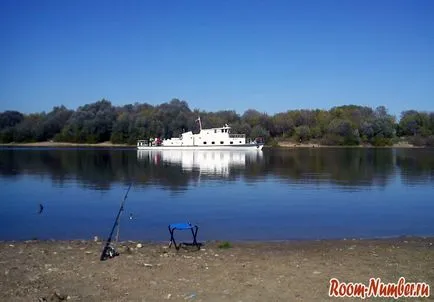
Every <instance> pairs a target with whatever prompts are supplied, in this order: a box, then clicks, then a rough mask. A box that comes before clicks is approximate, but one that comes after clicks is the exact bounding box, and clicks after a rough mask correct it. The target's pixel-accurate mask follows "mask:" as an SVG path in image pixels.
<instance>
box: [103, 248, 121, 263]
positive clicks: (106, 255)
mask: <svg viewBox="0 0 434 302" xmlns="http://www.w3.org/2000/svg"><path fill="white" fill-rule="evenodd" d="M116 256H119V253H118V252H117V251H116V249H115V248H114V247H113V246H112V245H109V246H108V247H106V248H105V249H104V251H103V252H102V255H101V260H107V259H112V258H114V257H116Z"/></svg>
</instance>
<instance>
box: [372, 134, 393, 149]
mask: <svg viewBox="0 0 434 302" xmlns="http://www.w3.org/2000/svg"><path fill="white" fill-rule="evenodd" d="M371 144H372V145H373V146H375V147H384V146H392V145H393V142H392V140H391V139H390V138H385V137H378V136H376V137H374V138H373V139H372V141H371Z"/></svg>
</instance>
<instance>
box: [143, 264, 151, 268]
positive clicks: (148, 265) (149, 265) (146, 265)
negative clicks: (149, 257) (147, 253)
mask: <svg viewBox="0 0 434 302" xmlns="http://www.w3.org/2000/svg"><path fill="white" fill-rule="evenodd" d="M143 265H144V266H145V267H152V264H150V263H144V264H143Z"/></svg>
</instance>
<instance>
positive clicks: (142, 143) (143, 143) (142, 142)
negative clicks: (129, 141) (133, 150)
mask: <svg viewBox="0 0 434 302" xmlns="http://www.w3.org/2000/svg"><path fill="white" fill-rule="evenodd" d="M137 146H149V141H148V140H147V139H140V140H138V141H137Z"/></svg>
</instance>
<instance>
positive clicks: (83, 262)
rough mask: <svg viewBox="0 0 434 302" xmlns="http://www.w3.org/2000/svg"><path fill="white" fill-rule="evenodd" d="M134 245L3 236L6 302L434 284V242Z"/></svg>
mask: <svg viewBox="0 0 434 302" xmlns="http://www.w3.org/2000/svg"><path fill="white" fill-rule="evenodd" d="M137 244H138V243H137V242H131V241H129V242H123V243H122V244H119V245H117V247H118V250H119V251H120V252H121V254H120V255H119V256H118V257H115V258H113V259H109V260H106V261H100V260H99V257H100V253H101V250H102V245H103V244H102V242H93V241H26V242H0V301H66V300H68V301H325V300H333V299H334V300H342V298H333V299H332V298H329V296H328V290H329V282H330V278H337V279H339V281H344V282H361V283H364V284H368V281H369V278H371V277H375V278H377V277H379V278H381V280H382V281H383V282H393V283H396V282H398V279H399V277H401V276H403V277H405V278H406V281H407V282H426V283H428V284H429V285H430V286H431V291H432V286H433V285H434V246H433V244H434V238H399V239H387V240H383V239H382V240H338V241H302V242H279V243H266V242H250V243H245V242H244V243H237V242H233V243H231V246H230V247H227V246H226V248H222V246H221V243H218V242H210V243H205V244H204V245H203V246H202V249H201V250H199V251H197V250H194V249H191V248H188V249H180V250H179V251H178V252H177V251H176V250H175V249H174V248H173V247H172V248H171V249H169V248H168V247H167V244H165V243H161V244H159V243H142V245H143V246H142V247H137ZM347 299H348V298H347ZM347 299H344V300H347ZM426 299H427V298H425V299H424V300H426ZM432 299H434V297H433V294H432V293H431V296H430V297H429V298H428V300H432ZM353 300H354V301H357V300H359V301H360V300H361V299H360V298H353ZM367 300H375V301H381V300H388V301H390V300H393V299H390V298H389V299H380V298H370V299H367ZM404 300H407V301H408V300H413V301H420V300H422V299H417V298H416V299H415V298H413V299H404Z"/></svg>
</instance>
